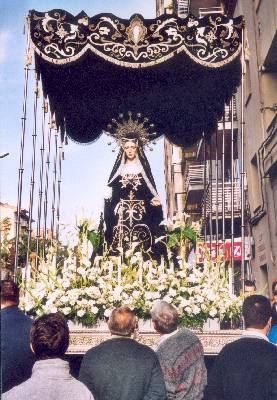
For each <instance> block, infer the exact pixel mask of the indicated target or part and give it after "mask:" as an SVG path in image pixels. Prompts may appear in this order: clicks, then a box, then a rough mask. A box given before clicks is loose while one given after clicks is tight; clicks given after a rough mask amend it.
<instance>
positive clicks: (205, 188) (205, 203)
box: [203, 137, 207, 243]
mask: <svg viewBox="0 0 277 400" xmlns="http://www.w3.org/2000/svg"><path fill="white" fill-rule="evenodd" d="M203 140H204V196H203V198H204V242H205V243H206V241H207V202H206V200H207V146H206V139H205V137H204V138H203Z"/></svg>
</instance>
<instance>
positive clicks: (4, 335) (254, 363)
mask: <svg viewBox="0 0 277 400" xmlns="http://www.w3.org/2000/svg"><path fill="white" fill-rule="evenodd" d="M276 289H277V282H275V285H274V286H273V287H272V292H273V303H272V304H271V303H270V301H269V300H268V299H267V298H266V297H264V296H262V295H258V294H255V291H253V292H254V294H253V293H251V294H249V295H248V296H246V297H245V300H244V303H243V308H242V315H243V319H244V327H245V330H244V331H243V332H242V336H241V337H240V338H239V339H238V340H236V341H234V342H231V343H229V344H227V345H225V346H224V347H223V348H222V350H221V351H220V353H219V354H218V356H217V357H216V359H215V362H214V365H213V367H212V369H211V371H210V372H209V375H208V378H207V370H206V366H205V362H204V351H203V347H202V344H201V342H200V341H199V339H198V337H197V336H196V335H195V333H193V332H192V331H190V330H189V329H186V328H179V326H178V321H179V316H178V312H177V310H176V309H175V307H174V306H173V305H171V304H169V303H167V302H165V301H158V302H157V303H156V304H155V305H154V307H153V309H152V310H151V318H152V321H153V326H154V329H155V331H156V332H157V333H158V334H159V340H158V341H157V343H156V345H155V347H154V349H151V348H150V347H148V346H146V345H144V344H141V343H139V342H138V341H137V340H136V339H135V332H136V330H137V323H138V321H137V318H136V316H135V314H134V312H133V311H132V310H130V309H129V308H128V307H120V308H117V309H114V310H113V311H112V313H111V316H110V318H109V321H108V328H109V331H110V333H111V336H110V338H109V339H108V340H105V341H104V342H102V343H100V344H99V345H98V346H95V347H93V348H91V349H90V350H88V352H87V353H86V354H85V355H84V357H83V360H82V363H81V367H80V372H79V378H78V379H76V378H74V377H73V376H72V375H71V374H70V370H69V364H68V361H67V360H66V358H65V354H66V351H67V349H68V346H69V329H68V325H67V321H66V320H65V318H64V316H62V315H61V314H59V313H55V314H48V315H43V316H41V317H39V318H37V319H36V320H32V319H30V318H29V317H27V316H26V315H25V314H24V313H23V312H22V311H21V310H20V309H19V308H18V302H19V290H18V287H17V285H16V284H15V283H14V282H12V281H10V280H4V281H1V357H2V368H1V373H2V377H1V383H2V392H1V393H2V398H3V400H19V399H20V400H58V399H61V400H82V399H84V400H93V399H95V400H158V399H159V400H163V399H164V400H166V399H168V400H173V399H176V400H194V399H195V400H201V399H205V400H277V347H276V344H273V343H270V342H269V339H268V334H269V332H272V331H273V329H274V327H276V326H277V325H276V322H277V321H276V312H277V310H276V306H277V292H276Z"/></svg>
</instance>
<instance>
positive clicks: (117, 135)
mask: <svg viewBox="0 0 277 400" xmlns="http://www.w3.org/2000/svg"><path fill="white" fill-rule="evenodd" d="M154 128H155V125H154V124H150V123H149V119H148V118H147V117H143V116H142V115H141V114H140V113H137V114H136V113H132V112H131V111H128V113H127V117H124V114H122V113H121V114H119V115H118V118H117V119H115V118H113V119H112V120H111V123H109V124H108V125H107V129H106V133H107V134H108V136H111V137H112V138H113V139H114V140H115V141H116V144H117V145H118V146H120V147H124V145H125V143H126V142H128V141H129V142H130V141H131V142H134V143H136V145H137V146H141V147H150V146H149V143H150V142H152V143H153V144H155V142H154V140H155V138H156V135H157V133H156V132H154ZM108 144H111V143H108ZM150 150H151V148H150Z"/></svg>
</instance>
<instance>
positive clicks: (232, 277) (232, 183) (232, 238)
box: [230, 96, 235, 293]
mask: <svg viewBox="0 0 277 400" xmlns="http://www.w3.org/2000/svg"><path fill="white" fill-rule="evenodd" d="M234 144H235V138H234V97H233V96H232V99H231V255H230V256H231V260H230V261H231V279H232V293H234Z"/></svg>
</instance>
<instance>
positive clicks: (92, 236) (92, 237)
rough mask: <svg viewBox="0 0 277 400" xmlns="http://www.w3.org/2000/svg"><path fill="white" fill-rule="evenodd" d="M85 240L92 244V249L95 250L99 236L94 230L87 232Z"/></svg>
mask: <svg viewBox="0 0 277 400" xmlns="http://www.w3.org/2000/svg"><path fill="white" fill-rule="evenodd" d="M87 238H88V240H89V241H90V243H91V244H92V246H93V248H94V249H97V248H98V247H99V244H100V235H99V233H98V232H96V231H94V230H91V231H88V233H87Z"/></svg>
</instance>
